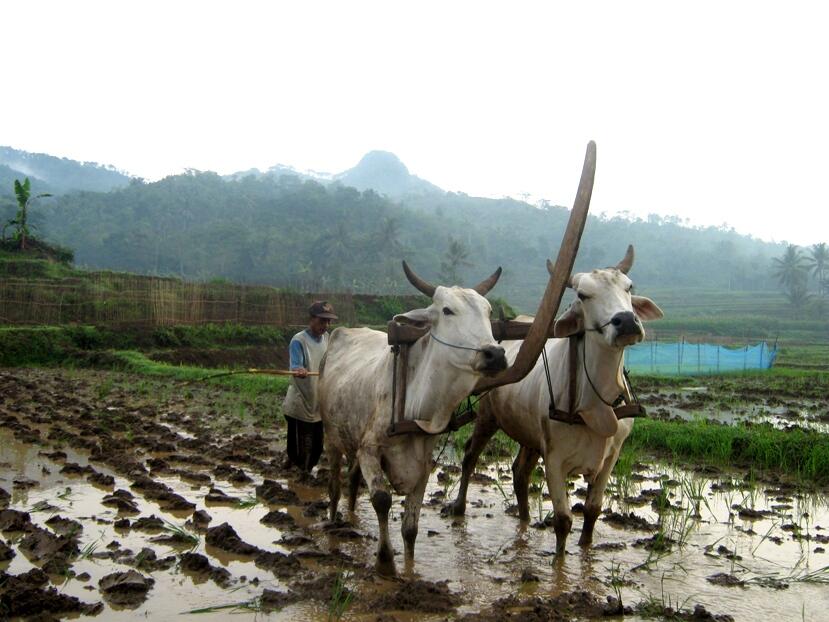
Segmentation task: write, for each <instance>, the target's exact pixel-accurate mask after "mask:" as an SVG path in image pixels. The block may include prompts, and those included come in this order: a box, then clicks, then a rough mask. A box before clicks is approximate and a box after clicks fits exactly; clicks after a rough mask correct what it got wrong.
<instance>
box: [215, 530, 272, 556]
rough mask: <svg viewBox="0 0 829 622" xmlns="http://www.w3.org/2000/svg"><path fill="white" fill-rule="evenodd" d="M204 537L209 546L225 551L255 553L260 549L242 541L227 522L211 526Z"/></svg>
mask: <svg viewBox="0 0 829 622" xmlns="http://www.w3.org/2000/svg"><path fill="white" fill-rule="evenodd" d="M204 539H205V542H207V544H209V545H210V546H215V547H216V548H217V549H221V550H223V551H227V552H228V553H236V554H237V555H256V554H257V553H259V552H260V549H258V548H257V547H255V546H253V545H252V544H248V543H247V542H245V541H243V540H242V539H241V538H240V537H239V534H237V533H236V531H235V530H234V529H233V527H231V526H230V525H229V524H228V523H222V524H221V525H218V526H217V527H211V528H210V529H208V530H207V535H206V536H205V538H204Z"/></svg>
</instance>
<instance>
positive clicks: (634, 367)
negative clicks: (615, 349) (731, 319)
mask: <svg viewBox="0 0 829 622" xmlns="http://www.w3.org/2000/svg"><path fill="white" fill-rule="evenodd" d="M775 356H777V348H776V347H772V348H770V347H769V344H767V343H766V342H762V343H759V344H757V345H754V346H745V347H743V348H739V349H735V348H729V347H726V346H719V345H714V344H710V343H685V342H679V343H660V342H658V341H648V342H645V343H640V344H637V345H635V346H631V347H629V348H627V349H626V350H625V367H627V368H628V369H629V370H630V371H632V372H639V373H655V374H672V375H673V374H680V375H694V374H716V373H720V372H729V371H742V370H748V369H769V368H770V367H771V366H772V364H773V363H774V357H775Z"/></svg>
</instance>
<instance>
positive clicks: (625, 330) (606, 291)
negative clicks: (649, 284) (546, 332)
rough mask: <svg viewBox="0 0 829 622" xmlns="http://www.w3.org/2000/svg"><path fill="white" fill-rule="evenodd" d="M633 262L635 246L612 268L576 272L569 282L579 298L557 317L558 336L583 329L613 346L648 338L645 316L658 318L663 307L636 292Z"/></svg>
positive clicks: (556, 334) (629, 343)
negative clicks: (631, 269) (646, 336)
mask: <svg viewBox="0 0 829 622" xmlns="http://www.w3.org/2000/svg"><path fill="white" fill-rule="evenodd" d="M632 266H633V246H628V249H627V253H625V257H624V259H622V261H620V262H619V263H618V264H617V265H616V266H614V267H612V268H603V269H601V270H593V271H592V272H586V273H579V274H574V275H573V276H572V277H571V278H570V283H569V286H570V287H572V288H573V289H574V290H576V295H577V296H578V300H576V301H574V302H573V304H572V305H570V308H569V309H567V311H566V312H565V313H564V315H562V316H561V317H560V318H559V319H558V320H556V323H555V328H554V334H555V336H556V337H569V336H570V335H574V334H577V333H580V332H582V331H589V332H591V333H593V334H595V335H598V336H599V337H600V338H602V339H603V340H604V342H605V343H606V344H607V345H608V346H610V347H616V348H623V347H625V346H628V345H631V344H634V343H639V342H640V341H642V340H643V339H644V338H645V329H644V328H643V327H642V320H658V319H659V318H661V317H662V310H661V309H660V308H659V307H658V306H656V304H655V303H654V302H653V301H652V300H651V299H650V298H645V297H644V296H635V295H633V293H632V290H633V282H632V281H631V280H630V279H629V278H628V276H627V273H628V271H629V270H630V268H631V267H632Z"/></svg>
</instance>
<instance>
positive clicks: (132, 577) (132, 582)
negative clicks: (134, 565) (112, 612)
mask: <svg viewBox="0 0 829 622" xmlns="http://www.w3.org/2000/svg"><path fill="white" fill-rule="evenodd" d="M154 583H155V581H154V580H153V579H151V578H149V577H145V576H144V575H142V574H141V573H140V572H136V571H135V570H127V571H126V572H114V573H112V574H108V575H107V576H105V577H104V578H103V579H101V580H100V581H98V587H99V588H100V590H101V592H102V593H103V594H104V598H106V600H107V601H108V602H110V603H112V604H115V605H120V606H122V607H137V606H138V605H140V604H141V603H142V602H144V599H146V598H147V592H149V591H150V588H151V587H152V586H153V584H154Z"/></svg>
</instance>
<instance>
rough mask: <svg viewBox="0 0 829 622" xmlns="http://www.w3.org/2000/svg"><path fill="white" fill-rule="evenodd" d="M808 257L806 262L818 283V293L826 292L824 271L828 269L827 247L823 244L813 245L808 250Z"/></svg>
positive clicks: (828, 256)
mask: <svg viewBox="0 0 829 622" xmlns="http://www.w3.org/2000/svg"><path fill="white" fill-rule="evenodd" d="M810 255H811V256H810V257H807V259H806V261H807V263H808V265H809V267H810V268H811V269H812V275H814V277H815V278H816V279H817V282H818V293H820V294H823V293H824V292H825V291H826V270H827V268H829V247H827V246H826V243H825V242H821V243H820V244H814V245H813V246H812V248H811V250H810Z"/></svg>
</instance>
